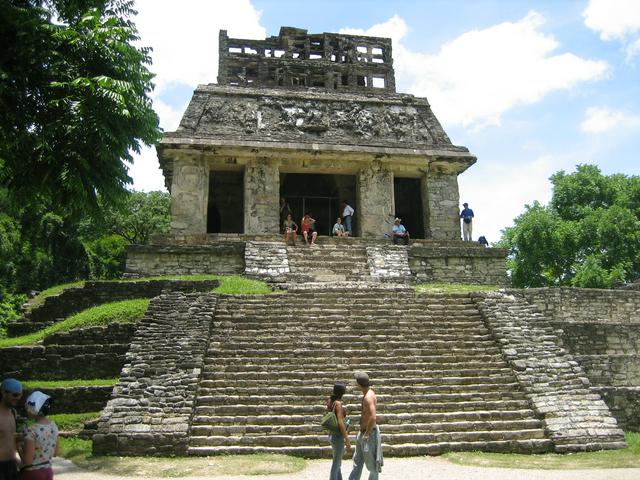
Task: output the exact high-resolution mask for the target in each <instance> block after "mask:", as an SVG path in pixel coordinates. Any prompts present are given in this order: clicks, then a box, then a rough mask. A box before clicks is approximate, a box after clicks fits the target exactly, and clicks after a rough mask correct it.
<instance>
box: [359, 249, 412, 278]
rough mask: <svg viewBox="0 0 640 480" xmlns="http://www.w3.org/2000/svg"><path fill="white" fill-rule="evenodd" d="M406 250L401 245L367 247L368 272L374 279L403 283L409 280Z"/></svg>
mask: <svg viewBox="0 0 640 480" xmlns="http://www.w3.org/2000/svg"><path fill="white" fill-rule="evenodd" d="M407 251H408V248H407V247H405V246H402V245H397V246H396V245H393V246H391V245H386V246H371V247H367V261H368V263H369V271H370V272H371V276H372V277H373V278H374V279H377V280H382V281H393V282H405V281H408V280H411V279H412V278H411V270H410V269H409V256H408V255H407Z"/></svg>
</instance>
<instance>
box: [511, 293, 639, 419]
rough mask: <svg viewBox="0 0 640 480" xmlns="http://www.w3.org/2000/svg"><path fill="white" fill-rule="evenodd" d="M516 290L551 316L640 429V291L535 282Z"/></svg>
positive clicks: (615, 406)
mask: <svg viewBox="0 0 640 480" xmlns="http://www.w3.org/2000/svg"><path fill="white" fill-rule="evenodd" d="M514 293H516V294H517V295H520V296H522V297H524V298H526V299H527V301H529V302H530V303H532V304H534V305H536V307H537V308H539V309H540V310H541V311H542V312H544V314H545V316H546V317H548V318H549V319H550V321H551V324H552V325H553V327H554V328H555V329H556V332H557V333H558V335H559V337H560V338H561V339H562V342H563V346H564V348H566V349H567V350H569V351H570V352H571V353H572V354H573V355H574V357H575V358H576V360H578V361H579V362H580V365H581V366H582V368H583V369H584V371H585V373H586V375H587V376H588V377H589V380H590V381H591V384H592V390H593V391H594V392H596V393H598V394H600V395H602V397H603V398H604V400H605V401H606V403H607V405H608V406H609V408H610V409H611V411H612V412H613V414H614V415H615V417H616V418H617V419H618V423H619V424H620V425H621V426H622V427H624V428H625V429H627V430H632V431H638V430H640V422H639V421H638V419H639V418H640V333H639V332H640V328H639V327H640V316H639V312H640V291H637V290H633V289H629V290H598V289H583V288H532V289H526V290H515V291H514Z"/></svg>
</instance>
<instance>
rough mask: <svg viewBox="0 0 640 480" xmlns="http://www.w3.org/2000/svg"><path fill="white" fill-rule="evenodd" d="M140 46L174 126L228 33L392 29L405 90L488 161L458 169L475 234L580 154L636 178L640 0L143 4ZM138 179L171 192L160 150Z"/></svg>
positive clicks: (490, 233)
mask: <svg viewBox="0 0 640 480" xmlns="http://www.w3.org/2000/svg"><path fill="white" fill-rule="evenodd" d="M137 6H138V10H139V12H140V13H139V15H138V18H137V24H138V27H139V30H140V33H141V37H142V39H141V44H144V45H149V46H152V47H153V48H154V53H153V58H154V65H153V67H152V70H154V71H155V72H156V73H157V77H156V83H157V88H156V91H155V93H154V105H155V108H156V111H157V112H158V114H159V115H160V118H161V124H162V126H163V128H165V130H167V131H172V130H174V129H175V128H176V126H177V124H178V122H179V120H180V117H181V115H182V113H183V111H184V108H185V106H186V103H187V102H188V101H189V99H190V97H191V94H192V92H193V89H194V88H195V87H196V85H198V84H200V83H214V82H215V81H216V74H217V61H218V56H217V49H218V45H217V39H218V30H219V29H220V28H225V29H227V30H228V31H229V35H230V36H233V37H241V38H264V37H265V36H269V35H277V33H278V31H279V29H280V26H283V25H287V26H295V27H300V28H306V29H307V30H308V31H309V32H311V33H319V32H345V33H361V34H372V35H377V36H386V37H391V38H392V39H393V49H394V66H395V70H396V81H397V89H398V91H400V92H404V93H412V94H414V95H417V96H421V97H427V98H428V99H429V101H430V102H431V105H432V108H433V110H434V112H435V114H436V116H437V117H438V118H439V119H440V121H441V123H442V124H443V126H444V128H445V130H446V131H447V133H448V134H449V137H450V138H451V140H452V141H453V143H455V144H457V145H464V146H466V147H468V148H469V149H470V151H471V152H472V153H473V154H475V155H476V156H477V157H478V162H477V163H476V164H475V165H474V166H472V167H471V168H470V169H469V170H467V171H466V172H465V173H463V174H462V175H461V176H460V177H459V184H460V199H461V202H462V201H467V202H469V204H470V206H471V207H472V208H473V209H474V211H475V213H476V221H475V228H474V236H478V235H482V234H484V235H485V236H487V238H488V239H489V241H496V240H498V239H499V236H500V230H501V229H503V228H505V227H508V226H510V225H511V224H512V221H513V218H514V217H515V216H517V215H518V214H520V213H521V212H522V211H523V210H524V205H525V204H527V203H531V202H533V201H534V200H539V201H541V202H542V203H546V202H547V201H548V200H549V198H550V195H551V190H550V184H549V181H548V178H549V176H550V175H551V174H552V173H554V172H555V171H558V170H561V169H563V170H565V171H572V170H573V169H574V168H575V165H576V164H580V163H591V164H596V165H598V166H599V167H600V168H601V169H602V170H603V171H604V172H605V173H617V172H621V173H625V174H628V175H638V174H640V158H639V157H640V156H639V155H638V152H639V151H640V0H584V1H557V0H556V1H507V0H503V1H482V0H474V1H455V2H454V1H443V0H440V1H409V0H404V1H403V0H400V1H398V0H396V1H393V2H391V1H388V0H387V1H372V0H367V1H360V0H356V1H346V0H343V1H335V0H324V1H323V2H318V3H311V2H300V1H299V0H296V1H294V0H281V1H274V0H253V1H249V0H235V1H234V2H223V1H210V0H182V1H180V2H178V1H171V0H139V1H138V2H137ZM131 175H132V177H133V179H134V188H137V189H141V190H152V189H161V188H163V180H162V176H161V174H160V172H159V170H158V166H157V158H156V157H155V151H154V150H153V149H148V150H145V151H144V152H143V154H142V155H141V156H140V157H139V158H138V159H136V162H135V164H134V165H133V167H132V169H131Z"/></svg>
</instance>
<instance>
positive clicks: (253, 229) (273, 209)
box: [244, 159, 280, 234]
mask: <svg viewBox="0 0 640 480" xmlns="http://www.w3.org/2000/svg"><path fill="white" fill-rule="evenodd" d="M279 193H280V171H279V169H278V167H277V166H276V165H272V164H270V163H268V162H267V161H266V160H261V159H257V160H252V161H251V162H249V163H248V164H247V165H246V167H245V170H244V231H245V233H251V234H262V233H270V234H277V233H278V232H279V231H280V226H279V225H278V223H279V222H280V196H279Z"/></svg>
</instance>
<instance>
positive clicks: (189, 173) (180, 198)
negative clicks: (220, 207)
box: [170, 157, 209, 233]
mask: <svg viewBox="0 0 640 480" xmlns="http://www.w3.org/2000/svg"><path fill="white" fill-rule="evenodd" d="M172 163H173V165H172V172H173V178H172V181H171V188H170V190H171V230H172V231H174V232H180V233H207V203H208V201H209V165H208V163H207V161H206V160H205V159H203V158H201V157H200V158H188V157H181V158H174V159H173V162H172Z"/></svg>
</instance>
